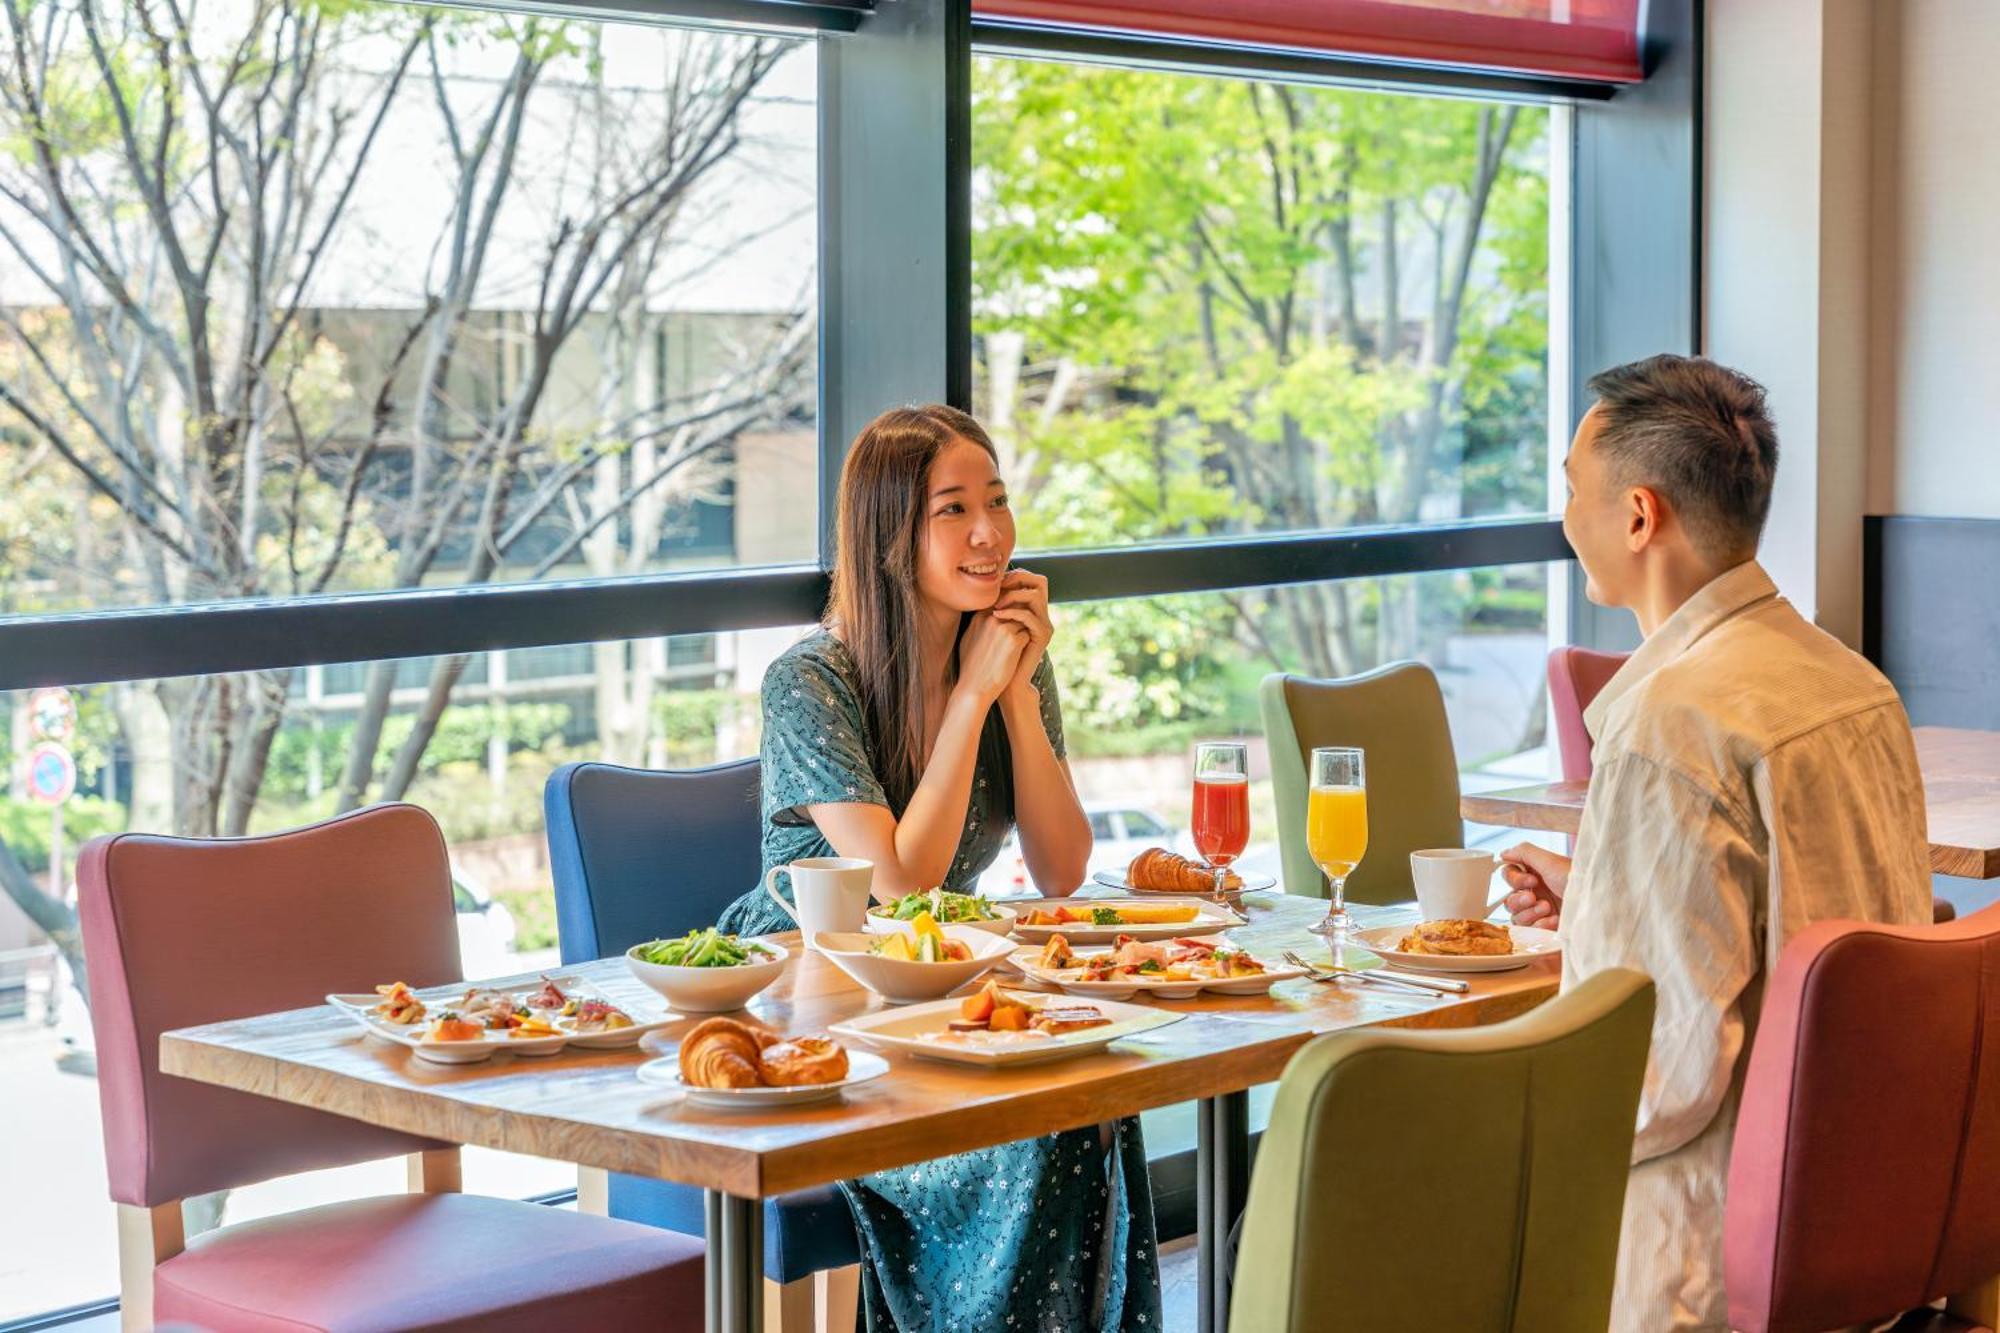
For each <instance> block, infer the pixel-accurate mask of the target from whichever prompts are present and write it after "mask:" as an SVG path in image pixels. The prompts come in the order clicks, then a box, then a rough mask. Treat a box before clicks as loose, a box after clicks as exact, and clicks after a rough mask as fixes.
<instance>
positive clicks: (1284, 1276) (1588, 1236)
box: [1229, 970, 1653, 1333]
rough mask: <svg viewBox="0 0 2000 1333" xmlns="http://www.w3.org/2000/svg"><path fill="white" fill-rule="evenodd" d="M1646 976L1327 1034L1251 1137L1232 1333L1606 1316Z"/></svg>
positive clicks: (1513, 1324)
mask: <svg viewBox="0 0 2000 1333" xmlns="http://www.w3.org/2000/svg"><path fill="white" fill-rule="evenodd" d="M1652 1025H1653V983H1652V982H1651V981H1649V980H1647V979H1646V978H1645V977H1644V976H1642V975H1640V974H1639V973H1637V972H1629V971H1623V970H1612V971H1607V972H1600V973H1597V974H1596V975H1594V976H1592V977H1590V978H1588V979H1587V980H1585V981H1584V982H1583V983H1581V984H1580V985H1578V986H1576V987H1574V988H1573V989H1571V990H1569V991H1567V992H1565V993H1564V994H1562V995H1560V996H1557V997H1556V998H1555V999H1553V1000H1550V1001H1549V1002H1548V1003H1547V1004H1544V1005H1542V1006H1541V1007H1540V1008H1538V1009H1534V1010H1532V1011H1530V1012H1529V1013H1527V1014H1525V1015H1523V1016H1522V1017H1520V1018H1516V1019H1512V1020H1510V1021H1508V1022H1505V1023H1498V1024H1494V1025H1493V1026H1490V1027H1481V1028H1462V1029H1456V1030H1452V1031H1434V1032H1415V1031H1405V1030H1398V1029H1381V1028H1377V1029H1369V1030H1366V1031H1360V1032H1352V1033H1340V1034H1336V1035H1334V1036H1331V1037H1322V1038H1321V1039H1319V1040H1318V1041H1315V1042H1312V1043H1310V1044H1309V1045H1307V1046H1306V1047H1305V1048H1304V1049H1302V1050H1301V1051H1300V1052H1299V1053H1298V1055H1296V1056H1294V1057H1293V1059H1292V1062H1291V1064H1290V1065H1288V1066H1287V1067H1286V1069H1285V1074H1284V1078H1283V1079H1282V1080H1281V1081H1280V1082H1279V1084H1278V1097H1277V1102H1276V1104H1275V1105H1274V1106H1273V1107H1272V1110H1271V1123H1270V1128H1269V1129H1267V1130H1266V1131H1265V1132H1264V1139H1263V1143H1262V1145H1261V1147H1260V1148H1259V1149H1258V1154H1257V1167H1256V1171H1255V1172H1254V1174H1253V1175H1252V1178H1251V1182H1250V1197H1249V1204H1248V1207H1247V1208H1246V1210H1245V1212H1244V1218H1243V1235H1242V1244H1241V1246H1240V1248H1239V1250H1238V1258H1237V1261H1236V1281H1235V1285H1234V1292H1235V1295H1234V1298H1233V1300H1234V1305H1233V1308H1232V1311H1231V1314H1230V1321H1229V1326H1230V1328H1231V1330H1233V1333H1306V1330H1314V1333H1335V1330H1345V1329H1354V1330H1362V1329H1369V1330H1372V1329H1384V1328H1412V1329H1418V1328H1421V1329H1451V1330H1453V1333H1585V1330H1588V1331H1589V1333H1603V1329H1604V1327H1605V1324H1606V1322H1607V1321H1608V1320H1609V1318H1610V1313H1611V1291H1612V1277H1613V1275H1614V1272H1615V1270H1616V1266H1617V1257H1618V1229H1619V1221H1620V1215H1621V1211H1622V1209H1623V1206H1624V1201H1625V1178H1626V1174H1627V1172H1628V1170H1629V1167H1630V1162H1631V1154H1632V1129H1633V1125H1634V1122H1635V1120H1636V1118H1637V1115H1638V1107H1639V1085H1640V1083H1641V1081H1642V1079H1643V1077H1644V1074H1645V1069H1646V1048H1647V1045H1648V1043H1649V1042H1650V1040H1651V1036H1652Z"/></svg>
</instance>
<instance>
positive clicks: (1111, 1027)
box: [827, 991, 1182, 1068]
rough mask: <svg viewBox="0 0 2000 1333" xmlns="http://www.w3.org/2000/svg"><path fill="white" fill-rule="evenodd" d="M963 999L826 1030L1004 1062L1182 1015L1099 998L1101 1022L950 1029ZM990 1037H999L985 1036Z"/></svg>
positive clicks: (991, 1064) (935, 1056) (1044, 1055)
mask: <svg viewBox="0 0 2000 1333" xmlns="http://www.w3.org/2000/svg"><path fill="white" fill-rule="evenodd" d="M1012 993H1013V994H1014V995H1015V996H1017V997H1018V998H1019V999H1020V1001H1021V1002H1022V1003H1023V1004H1026V1005H1027V1006H1028V1007H1029V1008H1031V1009H1039V1008H1041V1007H1042V1006H1043V1005H1046V1004H1048V1003H1050V1002H1052V1001H1053V1000H1054V999H1055V998H1056V997H1055V996H1053V995H1043V994H1038V993H1036V992H1032V991H1015V992H1012ZM959 1004H960V1001H958V1000H933V1001H932V1002H931V1003H929V1004H918V1005H910V1006H908V1007H906V1008H901V1009H880V1010H877V1011H875V1012H874V1013H869V1014H862V1015H860V1016H859V1017H856V1018H850V1019H848V1020H847V1021H846V1022H844V1023H835V1024H834V1025H833V1026H832V1027H830V1028H828V1029H827V1030H828V1031H829V1032H833V1033H835V1034H837V1035H839V1036H842V1037H853V1038H855V1039H857V1040H859V1041H865V1042H868V1043H869V1044H870V1045H873V1046H876V1047H880V1048H883V1049H886V1050H892V1051H899V1052H902V1053H904V1054H908V1055H916V1056H921V1057H923V1058H924V1059H927V1060H945V1061H949V1062H951V1063H954V1064H967V1065H980V1066H984V1067H986V1068H1000V1067H1003V1066H1006V1065H1023V1064H1037V1063H1040V1062H1041V1061H1044V1060H1060V1059H1063V1058H1064V1057H1066V1056H1072V1055H1083V1054H1085V1053H1087V1052H1090V1051H1101V1050H1103V1049H1104V1048H1105V1047H1106V1046H1109V1045H1110V1044H1111V1043H1112V1042H1114V1041H1117V1040H1118V1039H1119V1038H1121V1037H1131V1036H1136V1035H1138V1034H1139V1033H1142V1032H1150V1031H1152V1030H1153V1029H1154V1028H1159V1027H1165V1026H1166V1025H1167V1024H1169V1023H1178V1022H1180V1020H1181V1017H1182V1015H1180V1014H1176V1013H1170V1012H1168V1011H1166V1010H1162V1009H1155V1008H1153V1007H1151V1006H1150V1005H1143V1004H1121V1003H1119V1002H1118V1001H1116V1000H1105V999H1099V1000H1098V1001H1097V1008H1098V1009H1100V1010H1102V1011H1103V1013H1104V1016H1105V1017H1106V1018H1108V1019H1110V1020H1111V1022H1110V1023H1108V1024H1105V1025H1102V1026H1099V1027H1090V1028H1078V1029H1077V1030H1075V1031H1073V1032H1063V1033H1058V1034H1056V1035H1054V1036H1048V1035H1043V1034H1034V1035H1032V1036H1031V1035H1029V1034H1027V1033H1021V1032H1007V1033H985V1032H976V1033H952V1032H951V1031H950V1027H951V1020H952V1019H954V1018H957V1017H958V1016H959ZM986 1038H995V1040H982V1039H986Z"/></svg>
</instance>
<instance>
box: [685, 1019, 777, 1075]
mask: <svg viewBox="0 0 2000 1333" xmlns="http://www.w3.org/2000/svg"><path fill="white" fill-rule="evenodd" d="M777 1040H778V1037H777V1035H776V1034H775V1033H771V1032H766V1031H765V1030H764V1029H762V1028H759V1027H755V1026H752V1025H751V1024H749V1023H743V1022H739V1021H738V1020H736V1019H734V1018H710V1019H705V1020H703V1021H702V1022H700V1023H697V1024H695V1026H694V1030H693V1031H692V1032H690V1033H688V1034H687V1036H686V1037H685V1038H683V1039H682V1041H681V1078H682V1080H683V1081H684V1082H686V1083H687V1084H688V1085H689V1086H690V1087H695V1088H754V1087H757V1086H758V1085H759V1084H761V1083H762V1082H763V1079H762V1078H761V1077H760V1076H759V1075H758V1072H757V1067H758V1061H759V1059H760V1058H761V1057H762V1055H763V1053H764V1048H765V1047H766V1046H769V1045H771V1044H772V1043H773V1042H775V1041H777Z"/></svg>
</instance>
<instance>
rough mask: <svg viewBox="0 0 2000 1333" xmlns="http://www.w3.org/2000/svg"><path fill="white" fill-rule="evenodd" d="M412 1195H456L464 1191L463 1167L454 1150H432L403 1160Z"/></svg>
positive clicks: (414, 1154)
mask: <svg viewBox="0 0 2000 1333" xmlns="http://www.w3.org/2000/svg"><path fill="white" fill-rule="evenodd" d="M403 1166H404V1168H405V1171H406V1173H407V1177H406V1178H407V1180H408V1182H409V1184H408V1186H407V1188H408V1189H409V1192H410V1193H412V1194H458V1193H461V1192H462V1191H463V1190H464V1189H465V1166H464V1163H463V1161H461V1159H460V1158H459V1153H458V1149H456V1148H432V1149H431V1150H430V1151H428V1152H413V1153H410V1154H408V1155H406V1156H405V1157H404V1158H403Z"/></svg>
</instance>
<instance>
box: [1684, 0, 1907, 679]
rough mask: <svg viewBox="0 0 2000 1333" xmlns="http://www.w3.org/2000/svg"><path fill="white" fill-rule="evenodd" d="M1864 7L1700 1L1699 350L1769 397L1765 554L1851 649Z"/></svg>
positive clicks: (1862, 432)
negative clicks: (1775, 450) (1770, 485)
mask: <svg viewBox="0 0 2000 1333" xmlns="http://www.w3.org/2000/svg"><path fill="white" fill-rule="evenodd" d="M1870 16H1871V11H1870V7H1869V5H1868V2H1867V0H1755V2H1754V3H1751V2H1749V0H1725V2H1724V3H1719V4H1712V5H1710V6H1708V65H1707V89H1706V106H1705V116H1706V119H1705V122H1704V127H1705V141H1704V145H1703V146H1704V173H1705V174H1704V182H1703V185H1704V190H1703V207H1704V217H1703V225H1704V261H1705V262H1704V269H1703V320H1704V329H1703V340H1702V345H1703V348H1704V350H1705V351H1706V352H1707V354H1708V355H1710V356H1712V357H1714V358H1715V359H1716V360H1718V361H1721V362H1724V363H1725V364H1728V365H1732V366H1735V367H1737V368H1738V369H1740V370H1742V371H1744V372H1745V373H1747V374H1749V375H1751V376H1753V377H1754V378H1756V379H1758V380H1760V381H1761V382H1762V383H1763V384H1764V385H1765V387H1766V388H1767V389H1769V390H1770V394H1771V407H1772V411H1773V414H1774V415H1775V417H1776V419H1777V424H1778V438H1779V442H1780V456H1779V463H1778V483H1777V490H1776V494H1775V495H1774V497H1773V500H1772V507H1771V522H1770V527H1769V528H1768V530H1767V532H1766V535H1765V540H1764V547H1763V550H1762V552H1761V555H1762V559H1763V562H1764V564H1765V566H1766V567H1767V568H1768V569H1769V570H1770V571H1771V575H1772V577H1773V578H1774V579H1775V580H1776V581H1777V584H1778V586H1779V588H1780V589H1781V590H1782V591H1783V592H1784V593H1785V595H1786V596H1787V597H1789V598H1790V599H1791V600H1792V601H1793V602H1794V603H1795V604H1796V605H1797V606H1798V607H1799V608H1800V610H1801V611H1803V612H1804V613H1805V614H1807V615H1809V616H1811V617H1813V618H1814V619H1815V620H1817V621H1818V623H1819V624H1821V625H1822V626H1824V627H1825V628H1826V629H1828V630H1829V631H1831V632H1832V633H1834V634H1836V635H1838V636H1840V637H1841V638H1842V639H1844V640H1846V641H1847V642H1848V643H1850V644H1856V645H1858V643H1859V640H1860V626H1861V516H1862V512H1863V500H1864V498H1865V497H1864V491H1865V481H1866V475H1867V432H1866V423H1867V410H1868V395H1867V389H1868V373H1867V371H1868V335H1867V330H1868V327H1869V323H1868V321H1869V314H1868V301H1869V295H1870V286H1869V235H1868V226H1867V217H1868V206H1867V199H1868V192H1869V183H1870V157H1871V150H1872V136H1871V134H1870V131H1869V107H1870V99H1871V95H1872V93H1871V81H1872V68H1871V66H1872V61H1871V59H1870V46H1871V36H1872V34H1871V32H1870V25H1871V17H1870Z"/></svg>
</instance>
